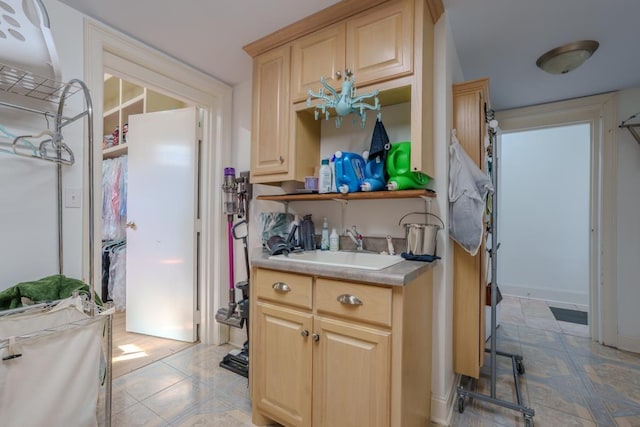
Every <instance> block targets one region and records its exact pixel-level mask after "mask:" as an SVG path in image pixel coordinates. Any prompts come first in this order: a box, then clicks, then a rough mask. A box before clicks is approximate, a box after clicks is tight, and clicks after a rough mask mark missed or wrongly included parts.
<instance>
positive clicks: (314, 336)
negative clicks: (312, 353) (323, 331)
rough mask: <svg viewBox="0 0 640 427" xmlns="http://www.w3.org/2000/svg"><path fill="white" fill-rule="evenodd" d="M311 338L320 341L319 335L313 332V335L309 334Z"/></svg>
mask: <svg viewBox="0 0 640 427" xmlns="http://www.w3.org/2000/svg"><path fill="white" fill-rule="evenodd" d="M311 339H313V340H314V341H315V342H318V341H320V335H318V334H313V335H311Z"/></svg>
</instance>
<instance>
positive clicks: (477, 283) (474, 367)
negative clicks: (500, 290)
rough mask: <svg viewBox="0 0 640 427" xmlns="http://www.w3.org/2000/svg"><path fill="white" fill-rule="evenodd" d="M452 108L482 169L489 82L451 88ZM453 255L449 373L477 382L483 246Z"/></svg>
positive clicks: (480, 355)
mask: <svg viewBox="0 0 640 427" xmlns="http://www.w3.org/2000/svg"><path fill="white" fill-rule="evenodd" d="M485 104H487V105H486V107H485ZM453 105H454V106H453V123H454V127H455V128H456V135H457V137H458V140H459V141H460V144H461V145H462V147H463V148H464V150H465V151H466V152H467V154H468V155H469V156H470V157H471V158H472V159H473V161H474V162H475V163H476V164H477V165H478V166H479V167H481V168H482V167H483V165H484V135H485V120H484V117H485V108H489V107H490V101H489V81H488V80H487V79H478V80H472V81H469V82H464V83H458V84H455V85H453ZM453 255H454V264H453V356H454V359H453V369H454V371H455V372H457V373H459V374H462V375H466V376H469V377H473V378H479V377H480V368H481V367H482V365H483V364H484V356H485V353H484V348H485V336H484V328H485V326H484V325H485V288H486V271H485V262H486V260H485V246H484V243H483V244H482V247H481V248H480V250H479V251H478V254H477V255H475V256H471V255H470V254H469V253H468V252H466V251H465V250H464V249H462V248H461V247H460V245H455V246H454V250H453Z"/></svg>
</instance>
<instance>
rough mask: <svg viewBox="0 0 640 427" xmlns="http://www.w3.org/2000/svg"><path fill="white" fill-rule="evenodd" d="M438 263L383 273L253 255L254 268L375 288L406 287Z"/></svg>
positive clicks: (261, 253) (397, 267)
mask: <svg viewBox="0 0 640 427" xmlns="http://www.w3.org/2000/svg"><path fill="white" fill-rule="evenodd" d="M436 262H437V261H435V262H421V261H406V260H405V261H402V262H400V263H398V264H395V265H392V266H391V267H387V268H385V269H383V270H364V269H361V268H348V267H335V266H323V265H318V264H303V263H293V262H286V261H279V260H272V259H269V253H268V252H266V251H265V250H263V249H262V248H259V249H258V248H256V249H254V250H253V251H252V252H251V265H252V266H253V267H263V268H270V269H273V270H282V271H289V272H293V273H302V274H309V275H312V276H321V277H328V278H332V279H345V280H353V281H358V282H368V283H371V284H374V285H391V286H404V285H406V284H408V283H410V282H411V281H412V280H414V279H415V278H416V277H418V276H420V275H421V274H422V273H424V272H425V271H427V270H428V269H430V268H432V267H433V265H434V264H435V263H436Z"/></svg>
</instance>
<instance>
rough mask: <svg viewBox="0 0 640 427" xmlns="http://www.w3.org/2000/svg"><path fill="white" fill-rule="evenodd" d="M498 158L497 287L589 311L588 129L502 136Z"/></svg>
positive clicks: (567, 128) (564, 128) (581, 126)
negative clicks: (578, 306) (586, 307)
mask: <svg viewBox="0 0 640 427" xmlns="http://www.w3.org/2000/svg"><path fill="white" fill-rule="evenodd" d="M500 153H501V158H500V163H499V176H500V183H499V186H498V193H497V194H498V203H499V208H498V213H499V215H498V232H499V240H500V257H499V259H500V262H499V263H498V283H499V285H500V289H501V290H502V292H503V293H505V294H509V295H516V296H523V297H531V298H540V299H544V300H548V301H559V302H563V303H567V304H581V305H585V306H586V305H588V304H589V191H590V190H589V186H590V178H589V177H590V126H589V124H575V125H570V126H562V127H555V128H546V129H536V130H529V131H523V132H512V133H505V134H503V135H502V143H501V148H500Z"/></svg>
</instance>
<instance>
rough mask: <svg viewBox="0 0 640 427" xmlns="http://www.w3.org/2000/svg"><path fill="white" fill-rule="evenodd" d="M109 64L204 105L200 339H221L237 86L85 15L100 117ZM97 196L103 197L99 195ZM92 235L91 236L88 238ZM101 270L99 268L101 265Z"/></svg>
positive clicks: (87, 59) (87, 63)
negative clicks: (225, 201)
mask: <svg viewBox="0 0 640 427" xmlns="http://www.w3.org/2000/svg"><path fill="white" fill-rule="evenodd" d="M105 68H108V69H111V70H114V71H117V72H118V73H120V74H122V75H124V76H129V77H131V81H132V82H137V83H139V84H141V85H144V86H146V87H148V88H151V89H153V90H156V91H159V92H162V93H165V94H166V95H169V96H171V97H173V98H176V99H179V100H182V101H185V102H187V103H189V104H191V105H196V106H198V107H199V108H201V111H202V112H203V114H202V119H203V120H202V121H203V123H202V143H201V152H200V156H201V160H200V220H199V221H196V229H197V230H198V231H199V232H200V236H201V237H200V253H199V257H198V258H199V261H200V262H199V266H198V271H197V272H196V277H198V278H199V280H198V281H199V285H198V289H197V292H198V295H199V298H198V299H199V319H200V330H199V338H200V341H201V342H203V343H206V344H218V343H220V342H221V341H222V339H223V337H224V336H223V335H222V334H223V330H222V327H221V326H220V325H219V324H218V323H217V322H215V310H216V307H218V306H220V304H221V290H220V284H221V283H226V277H227V274H228V273H227V272H226V271H225V269H224V268H223V266H224V265H225V262H226V251H225V250H224V242H225V234H224V231H225V229H224V224H225V223H224V215H223V214H222V198H221V197H220V189H221V188H222V180H223V174H222V170H223V168H224V165H226V164H229V162H230V160H231V149H230V144H228V143H225V142H226V141H229V140H230V139H231V111H232V109H231V106H232V88H231V87H230V86H229V85H226V84H224V83H222V82H220V81H218V80H216V79H214V78H213V77H211V76H208V75H206V74H204V73H202V72H200V71H198V70H195V69H194V68H191V67H190V66H188V65H186V64H184V63H181V62H179V61H177V60H175V59H173V58H171V57H169V56H168V55H166V54H164V53H162V52H160V51H158V50H155V49H154V48H151V47H149V46H147V45H145V44H143V43H140V42H138V41H136V40H134V39H132V38H130V37H127V36H125V35H123V34H122V33H119V32H117V31H115V30H113V29H111V28H109V27H107V26H105V25H103V24H100V23H99V22H97V21H95V20H93V19H91V18H85V21H84V70H85V71H84V72H85V82H86V84H87V86H88V88H89V90H90V91H91V94H92V98H93V113H94V117H98V118H101V117H102V113H103V97H104V94H103V90H104V70H105ZM102 135H103V129H102V120H96V123H95V126H94V136H93V138H94V141H102ZM93 166H94V169H93V170H94V174H95V176H98V177H100V176H102V151H101V150H95V155H94V159H93ZM84 183H85V185H84V188H85V197H83V200H84V201H85V202H84V205H83V211H84V212H88V206H87V203H88V202H87V201H88V199H89V198H88V186H89V184H88V173H87V171H86V170H85V172H84ZM93 191H94V194H97V195H99V194H101V183H100V181H99V180H94V188H93ZM96 200H101V198H98V197H96ZM98 212H100V210H97V209H96V217H95V218H93V219H91V220H92V221H93V229H94V230H101V229H102V218H101V215H100V214H99V213H98ZM83 218H84V219H83V222H84V223H83V230H84V232H85V233H88V230H89V221H90V219H89V218H88V215H84V216H83ZM84 240H87V239H84ZM94 244H95V246H96V247H95V248H94V260H93V262H94V265H100V262H101V261H100V252H101V250H100V245H101V242H100V239H98V240H97V241H96V242H95V243H94ZM83 245H84V247H83V254H84V255H83V262H82V264H83V271H84V275H85V276H86V275H87V274H88V271H89V267H88V266H89V260H88V256H87V254H88V243H86V242H85V243H83ZM96 270H98V269H96ZM100 276H101V272H100V271H95V272H94V278H93V280H94V283H100Z"/></svg>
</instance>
